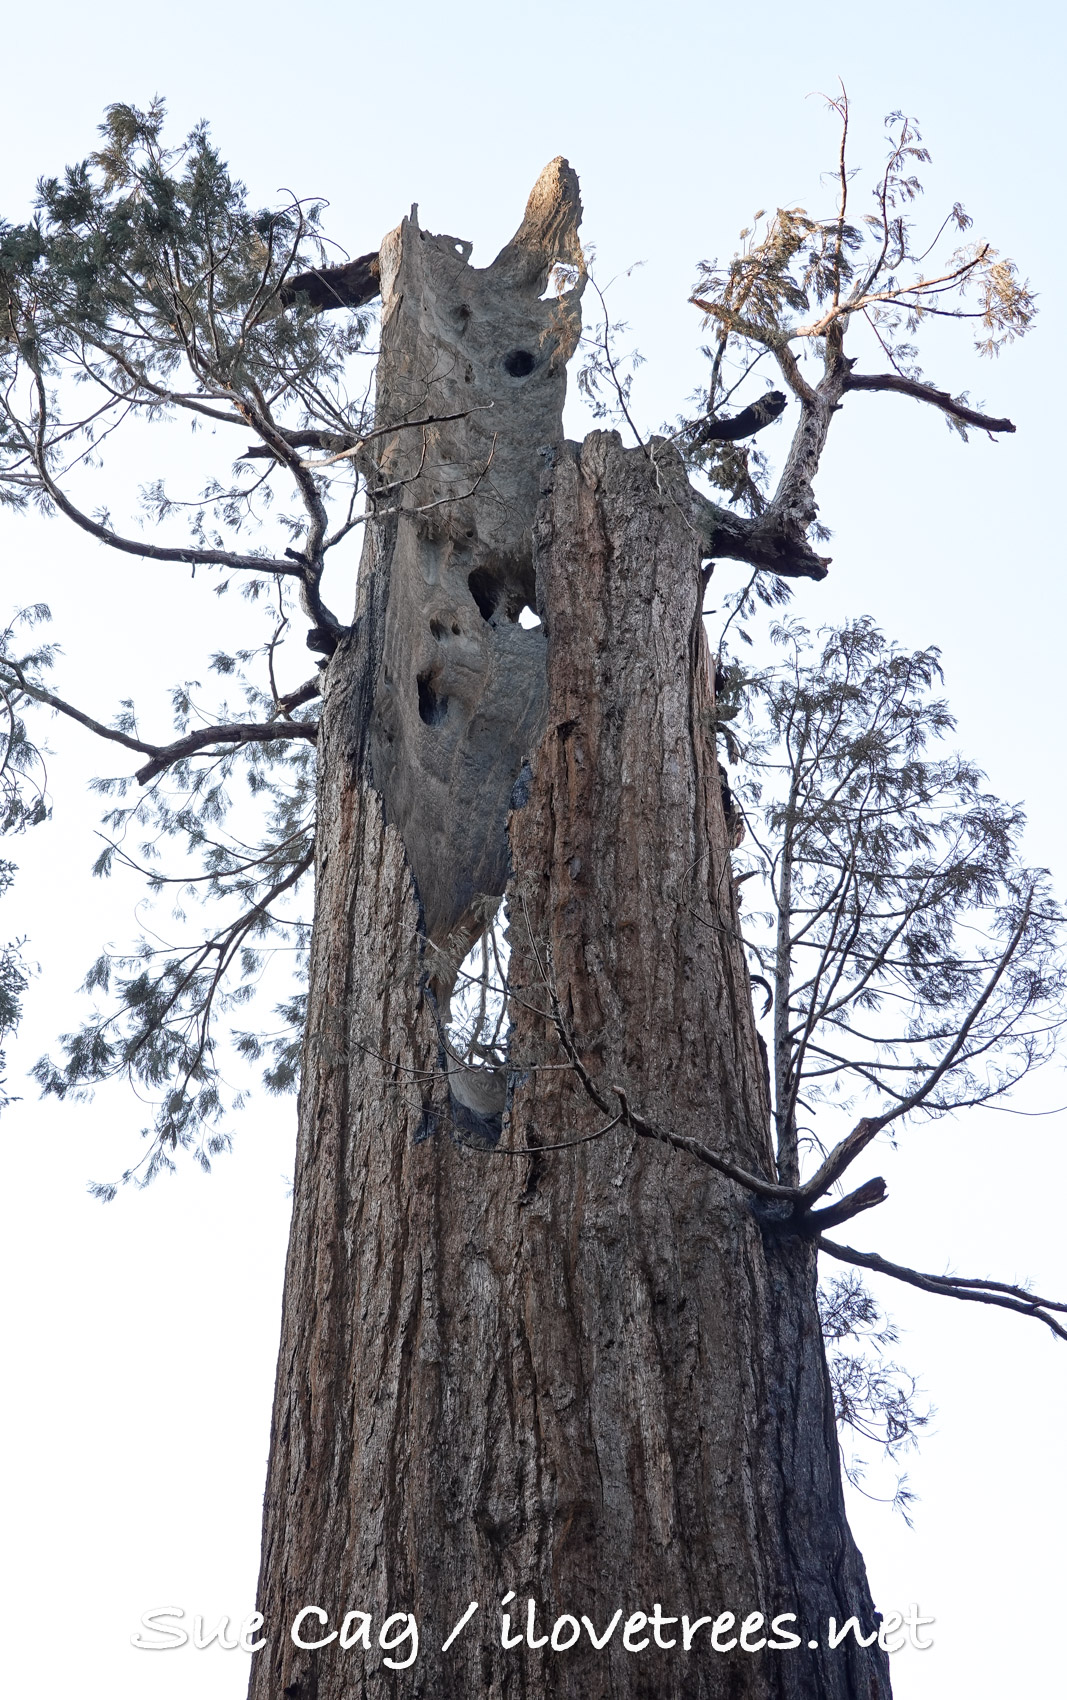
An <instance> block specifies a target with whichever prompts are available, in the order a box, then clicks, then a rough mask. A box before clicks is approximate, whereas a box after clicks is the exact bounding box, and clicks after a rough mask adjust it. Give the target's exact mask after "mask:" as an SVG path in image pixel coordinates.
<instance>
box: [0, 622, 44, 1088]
mask: <svg viewBox="0 0 1067 1700" xmlns="http://www.w3.org/2000/svg"><path fill="white" fill-rule="evenodd" d="M47 612H48V611H47V609H45V608H43V607H41V606H38V607H35V608H27V609H24V610H23V611H22V613H21V614H20V615H19V616H18V617H17V618H16V619H14V620H12V621H11V622H10V623H9V625H8V627H7V630H6V631H5V632H4V633H3V634H2V635H0V649H2V650H3V652H4V653H5V654H7V653H9V652H10V651H11V649H12V647H13V645H14V641H15V637H16V633H17V631H18V628H19V627H20V626H27V625H30V626H32V625H36V624H38V623H39V622H40V621H41V620H42V619H44V618H45V617H46V616H47ZM51 660H52V652H51V650H50V649H49V647H48V645H43V646H42V645H38V646H37V647H36V648H35V649H34V650H33V651H32V652H31V653H30V654H29V655H28V656H23V658H22V664H23V665H24V666H28V667H31V668H33V669H34V670H36V671H39V670H41V669H44V668H47V667H48V666H49V664H50V662H51ZM25 706H26V701H25V698H24V697H23V696H22V693H21V692H20V691H18V690H17V689H15V690H13V689H12V688H11V686H10V684H9V682H8V681H7V680H6V679H5V680H2V681H0V834H4V833H21V832H25V830H26V828H27V827H30V826H39V825H40V823H41V821H43V820H45V819H47V816H48V804H47V801H46V794H45V784H44V761H43V758H42V755H41V752H40V750H38V749H37V748H36V746H35V745H34V744H33V743H32V742H31V740H30V738H29V735H28V733H27V730H26V722H25V720H24V719H23V710H24V708H25ZM14 876H15V867H14V864H13V863H12V862H9V861H5V860H0V897H2V896H5V895H6V893H7V892H8V891H9V890H10V889H11V884H12V881H13V880H14ZM25 943H26V941H25V939H13V940H10V941H9V942H8V943H7V944H5V945H2V946H0V1109H3V1108H4V1107H5V1106H6V1105H7V1104H10V1103H11V1094H10V1093H9V1092H8V1090H7V1083H6V1078H5V1057H4V1050H3V1046H4V1044H5V1042H6V1041H7V1039H8V1038H9V1037H10V1036H11V1035H12V1034H14V1033H16V1032H17V1031H18V1025H19V1021H20V1020H21V1018H22V994H23V992H24V991H25V990H26V987H27V986H28V985H29V983H30V973H31V970H30V965H29V964H28V963H27V961H26V958H25V953H24V946H25Z"/></svg>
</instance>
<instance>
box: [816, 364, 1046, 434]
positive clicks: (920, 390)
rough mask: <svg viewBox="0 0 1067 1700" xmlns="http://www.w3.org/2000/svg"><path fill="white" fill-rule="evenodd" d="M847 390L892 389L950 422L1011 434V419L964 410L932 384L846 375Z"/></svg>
mask: <svg viewBox="0 0 1067 1700" xmlns="http://www.w3.org/2000/svg"><path fill="white" fill-rule="evenodd" d="M845 389H846V390H891V391H892V392H893V393H894V394H896V395H907V396H911V398H912V400H913V401H926V402H929V403H930V405H931V406H932V407H939V408H940V409H941V411H942V413H947V414H949V415H950V417H951V418H953V419H958V420H959V421H960V423H961V424H962V425H973V426H974V427H975V429H976V430H980V431H1008V432H1011V433H1014V431H1015V426H1014V425H1013V424H1012V422H1011V420H1010V419H994V418H992V417H991V416H990V415H989V414H988V413H979V412H978V411H977V410H976V409H975V408H973V407H965V406H964V405H963V403H962V402H961V401H958V400H957V398H956V397H955V396H951V395H949V393H948V391H947V390H939V389H935V388H934V386H933V384H923V383H919V382H917V381H916V380H915V379H914V378H905V377H903V376H902V375H901V374H900V373H897V372H849V374H848V376H847V378H846V379H845Z"/></svg>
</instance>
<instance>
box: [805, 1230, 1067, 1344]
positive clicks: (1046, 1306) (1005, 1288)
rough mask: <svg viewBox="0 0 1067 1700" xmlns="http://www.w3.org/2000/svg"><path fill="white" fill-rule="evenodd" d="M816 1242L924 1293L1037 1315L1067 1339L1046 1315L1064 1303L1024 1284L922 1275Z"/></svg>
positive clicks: (867, 1253)
mask: <svg viewBox="0 0 1067 1700" xmlns="http://www.w3.org/2000/svg"><path fill="white" fill-rule="evenodd" d="M816 1244H817V1245H818V1248H819V1250H820V1251H824V1252H826V1254H827V1256H828V1257H836V1258H837V1260H838V1262H839V1263H854V1264H855V1265H856V1266H857V1268H859V1269H870V1270H873V1271H874V1273H875V1274H876V1275H889V1276H891V1277H892V1278H893V1280H894V1281H904V1282H906V1283H907V1285H908V1286H909V1287H919V1288H920V1289H921V1290H922V1291H923V1292H924V1293H941V1294H942V1295H943V1296H945V1297H947V1298H950V1299H969V1300H970V1301H971V1302H972V1303H976V1304H984V1305H1000V1306H1001V1307H1002V1308H1003V1309H1004V1310H1014V1311H1018V1313H1019V1314H1020V1315H1021V1316H1033V1317H1036V1318H1037V1320H1038V1321H1039V1322H1043V1323H1044V1324H1045V1326H1046V1328H1051V1330H1052V1332H1053V1334H1058V1335H1059V1337H1060V1339H1061V1340H1067V1328H1065V1327H1064V1326H1063V1324H1062V1323H1061V1322H1057V1321H1056V1319H1055V1317H1053V1316H1049V1315H1047V1312H1048V1311H1050V1310H1057V1311H1067V1304H1063V1303H1060V1302H1059V1301H1058V1300H1056V1299H1041V1298H1038V1296H1037V1294H1036V1293H1028V1292H1027V1290H1026V1288H1025V1287H1013V1286H1010V1285H1009V1284H1008V1283H1007V1282H1005V1281H977V1280H970V1279H964V1278H963V1277H959V1278H958V1279H957V1278H954V1277H953V1276H951V1275H924V1274H922V1273H920V1271H919V1270H917V1269H908V1268H907V1267H906V1266H905V1265H904V1264H902V1263H890V1262H889V1260H888V1259H887V1258H885V1257H879V1256H878V1255H877V1254H876V1253H875V1252H873V1251H855V1250H854V1249H853V1247H852V1246H848V1245H837V1244H836V1243H835V1241H833V1240H827V1239H823V1238H821V1237H820V1238H819V1239H818V1240H817V1241H816Z"/></svg>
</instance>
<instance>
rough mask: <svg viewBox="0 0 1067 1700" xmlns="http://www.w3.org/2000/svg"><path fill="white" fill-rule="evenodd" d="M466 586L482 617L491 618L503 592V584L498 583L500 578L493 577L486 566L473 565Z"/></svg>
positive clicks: (484, 618)
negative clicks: (473, 567)
mask: <svg viewBox="0 0 1067 1700" xmlns="http://www.w3.org/2000/svg"><path fill="white" fill-rule="evenodd" d="M467 586H468V588H469V590H470V593H471V595H472V596H473V597H474V600H475V602H477V604H478V612H479V613H480V614H481V616H482V619H483V620H491V619H492V618H493V615H494V614H495V613H496V611H497V608H498V607H499V606H500V599H501V597H502V596H503V594H504V586H503V585H502V584H501V583H500V580H499V579H497V578H494V576H493V574H492V573H491V572H489V570H488V568H486V567H475V569H474V571H473V572H472V573H471V574H470V577H469V578H468V579H467Z"/></svg>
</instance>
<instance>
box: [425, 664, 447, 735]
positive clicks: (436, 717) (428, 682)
mask: <svg viewBox="0 0 1067 1700" xmlns="http://www.w3.org/2000/svg"><path fill="white" fill-rule="evenodd" d="M447 713H448V698H447V697H439V696H438V694H437V692H436V691H435V690H434V686H433V680H432V679H431V678H430V675H429V673H420V674H419V717H420V719H422V720H425V722H426V724H427V726H440V724H441V722H442V720H443V719H444V717H445V715H446V714H447Z"/></svg>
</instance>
